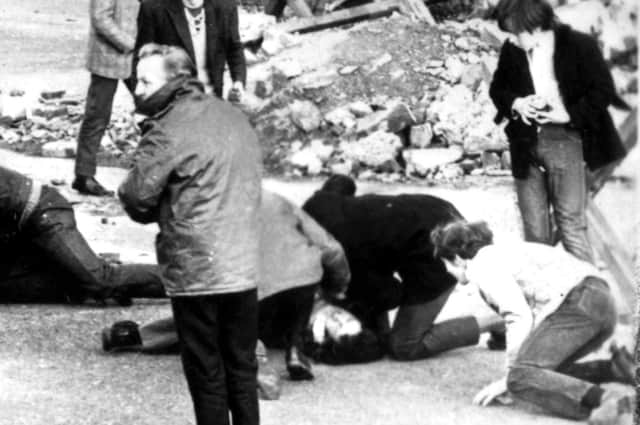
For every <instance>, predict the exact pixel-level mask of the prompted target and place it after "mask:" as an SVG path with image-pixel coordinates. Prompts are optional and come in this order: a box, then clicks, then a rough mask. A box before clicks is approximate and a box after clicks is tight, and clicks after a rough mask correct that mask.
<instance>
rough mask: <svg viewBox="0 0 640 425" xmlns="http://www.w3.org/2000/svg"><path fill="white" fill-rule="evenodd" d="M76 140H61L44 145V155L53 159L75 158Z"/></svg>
mask: <svg viewBox="0 0 640 425" xmlns="http://www.w3.org/2000/svg"><path fill="white" fill-rule="evenodd" d="M77 145H78V144H77V142H76V141H75V140H59V141H56V142H47V143H45V144H44V145H42V155H43V156H48V157H53V158H73V157H75V156H76V148H77Z"/></svg>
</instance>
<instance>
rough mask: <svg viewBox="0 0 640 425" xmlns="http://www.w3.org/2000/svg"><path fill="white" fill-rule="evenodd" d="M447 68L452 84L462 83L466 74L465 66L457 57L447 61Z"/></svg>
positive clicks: (451, 57)
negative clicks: (462, 78) (461, 79)
mask: <svg viewBox="0 0 640 425" xmlns="http://www.w3.org/2000/svg"><path fill="white" fill-rule="evenodd" d="M445 68H446V69H447V79H448V80H449V82H451V83H452V84H455V83H457V82H458V81H460V77H462V73H463V72H464V64H463V63H462V61H460V59H458V58H457V57H455V56H450V57H448V58H447V59H446V60H445Z"/></svg>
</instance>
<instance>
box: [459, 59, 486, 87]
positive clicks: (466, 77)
mask: <svg viewBox="0 0 640 425" xmlns="http://www.w3.org/2000/svg"><path fill="white" fill-rule="evenodd" d="M482 81H486V82H490V81H491V75H487V73H486V72H485V67H484V65H483V64H481V63H476V64H471V65H467V66H465V67H464V71H463V72H462V76H461V78H460V84H463V85H465V86H467V87H468V88H469V89H471V90H472V91H474V92H475V91H476V90H477V89H478V87H479V86H480V83H481V82H482Z"/></svg>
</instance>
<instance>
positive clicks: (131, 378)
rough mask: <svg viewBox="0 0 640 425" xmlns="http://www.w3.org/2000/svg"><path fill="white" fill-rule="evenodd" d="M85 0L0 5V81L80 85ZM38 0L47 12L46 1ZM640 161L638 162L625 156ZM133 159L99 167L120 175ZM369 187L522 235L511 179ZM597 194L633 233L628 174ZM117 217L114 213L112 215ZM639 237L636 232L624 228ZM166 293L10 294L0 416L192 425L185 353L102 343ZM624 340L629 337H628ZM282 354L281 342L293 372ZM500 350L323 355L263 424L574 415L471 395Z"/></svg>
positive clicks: (93, 224) (302, 194) (32, 166)
mask: <svg viewBox="0 0 640 425" xmlns="http://www.w3.org/2000/svg"><path fill="white" fill-rule="evenodd" d="M87 3H88V1H87V0H23V1H20V2H8V1H4V2H1V4H0V40H2V41H0V75H2V78H0V86H1V87H11V86H14V87H25V86H28V87H31V85H41V86H46V85H47V84H54V85H55V86H56V87H60V86H61V87H63V88H66V89H67V90H69V91H70V92H76V93H82V92H84V90H85V89H86V82H87V76H86V72H85V71H84V70H83V69H82V62H83V55H84V47H85V43H86V41H85V38H84V37H85V34H86V31H87V28H88V22H87V18H86V10H87ZM36 10H38V11H39V12H38V13H35V11H36ZM0 165H5V166H11V167H13V168H16V169H18V170H20V171H22V172H25V173H28V174H30V175H32V176H34V177H36V178H39V179H41V180H43V181H50V180H51V179H52V178H63V179H65V180H66V181H67V182H70V181H71V177H72V169H73V163H72V161H69V160H53V159H42V158H31V157H24V156H20V155H17V154H14V153H11V152H6V151H0ZM626 167H627V168H628V169H634V168H635V165H628V164H627V165H626ZM123 173H124V171H123V170H119V169H106V168H102V169H100V170H99V178H100V180H101V181H103V182H104V183H105V184H106V185H107V186H109V187H112V188H113V187H116V186H117V184H118V182H119V181H120V180H121V179H122V177H123ZM319 183H320V182H319V181H303V182H300V181H298V182H285V181H281V180H268V181H266V182H265V186H267V187H268V188H270V189H272V190H275V191H277V192H280V193H282V194H284V195H285V196H287V197H289V198H291V199H292V200H294V201H295V202H297V203H300V202H301V201H303V200H304V199H305V198H306V197H307V196H308V195H310V194H311V193H312V192H313V190H315V188H317V186H318V185H319ZM61 190H62V191H63V192H64V193H65V194H68V195H69V197H70V198H71V199H72V200H74V201H77V202H78V204H77V205H76V211H77V216H78V222H79V227H80V229H81V230H82V232H83V233H85V234H86V235H87V238H88V240H89V242H90V243H91V245H92V246H93V247H94V248H95V249H96V251H98V252H115V253H119V254H120V256H121V258H122V259H123V260H126V261H147V262H151V261H154V255H153V245H152V241H153V235H154V233H155V227H154V226H147V227H142V226H139V225H136V224H133V223H131V222H130V221H129V220H128V219H127V218H126V217H124V216H123V214H122V211H121V209H120V208H119V207H118V205H117V204H116V203H115V201H100V200H99V201H96V200H89V199H86V198H81V197H77V196H75V195H74V194H73V193H72V192H71V191H70V190H69V188H68V185H67V186H62V187H61ZM361 190H363V191H383V192H389V193H398V192H414V191H420V192H428V193H432V194H435V195H438V196H442V197H444V198H445V199H448V200H450V201H452V202H454V203H455V204H456V205H457V206H458V207H459V209H460V210H461V211H462V212H463V214H465V215H466V216H467V217H468V218H470V219H480V218H484V219H486V220H488V221H489V223H490V224H491V225H492V227H493V228H494V229H495V230H496V233H497V236H498V237H507V236H508V235H510V234H518V232H519V231H520V229H519V222H518V216H517V211H516V207H515V197H514V194H513V191H512V189H511V182H510V179H508V178H505V179H487V180H472V181H468V182H466V183H464V184H462V185H459V186H447V187H433V188H426V187H416V186H400V185H395V186H385V185H381V184H362V185H361ZM598 203H599V204H600V205H601V206H602V207H603V208H604V210H605V213H606V214H607V215H608V216H609V217H611V218H612V220H613V223H614V225H615V226H616V230H617V231H618V232H619V234H621V235H625V236H626V235H631V234H633V231H634V227H633V223H634V218H633V215H632V214H631V211H632V208H631V205H632V193H631V191H630V190H629V188H628V187H627V186H625V185H623V184H621V183H618V184H615V185H612V186H610V187H608V188H607V189H605V191H604V192H603V193H602V194H601V195H600V198H599V199H598ZM104 217H106V218H107V220H106V221H107V222H106V223H103V218H104ZM625 241H627V242H628V243H629V244H631V243H632V241H631V238H630V237H628V238H625ZM479 303H480V302H479V300H478V297H477V296H476V295H475V294H474V293H473V292H472V290H471V289H469V290H460V291H457V292H456V293H455V294H454V296H453V298H452V302H451V303H450V304H449V305H448V306H447V308H446V309H445V312H443V316H442V317H445V316H453V315H456V314H461V313H463V312H466V311H469V310H470V309H473V308H475V307H476V306H479ZM168 311H169V310H168V306H167V305H166V303H162V302H161V303H151V304H148V303H147V304H140V303H138V304H136V305H135V306H133V307H131V308H126V309H124V308H108V309H96V308H87V307H73V308H71V307H62V306H21V305H16V306H7V305H0V324H1V326H0V342H1V343H0V425H16V424H27V425H54V424H55V425H62V424H65V425H66V424H78V425H80V424H154V425H155V424H160V425H163V424H189V423H192V413H191V406H190V400H189V397H188V394H187V388H186V385H185V382H184V378H183V376H182V372H181V366H180V363H179V360H178V358H177V357H176V356H153V357H152V356H141V355H132V354H124V355H118V356H107V355H104V354H102V353H101V351H100V345H99V332H100V329H101V328H102V327H103V326H107V325H109V324H111V323H112V322H113V321H115V320H122V319H133V320H137V321H146V320H150V319H154V318H159V317H162V316H164V315H165V314H167V313H168ZM624 342H627V341H624ZM281 357H282V356H281V353H272V354H271V359H272V361H274V364H275V365H276V367H277V368H278V369H279V370H280V371H283V372H284V367H283V362H282V358H281ZM502 364H503V362H502V356H501V355H500V354H499V353H494V352H490V351H488V350H486V349H485V347H484V345H483V344H480V345H478V346H477V347H471V348H467V349H461V350H456V351H453V352H451V353H448V354H445V355H443V356H440V357H438V358H436V359H431V360H425V361H418V362H413V363H397V362H392V361H389V360H384V361H381V362H376V363H373V364H369V365H361V366H345V367H328V366H323V365H316V366H315V373H316V377H317V378H316V380H315V381H314V382H313V383H291V382H286V381H285V386H284V389H283V395H282V398H281V399H280V400H279V401H271V402H263V403H261V415H262V418H263V423H264V424H305V425H306V424H309V425H312V424H318V425H320V424H338V425H341V424H358V425H360V424H362V425H365V424H401V425H405V424H406V425H414V424H436V425H439V424H442V425H449V424H478V425H489V424H496V423H502V424H510V425H511V424H514V425H520V424H523V425H526V424H534V423H536V424H537V423H545V424H563V423H567V424H568V423H573V422H566V421H562V420H558V419H554V418H550V417H548V416H544V415H542V416H541V414H540V412H536V411H535V410H533V409H532V408H530V407H527V406H522V405H516V406H511V407H493V408H490V409H480V408H477V407H474V406H471V404H470V400H471V398H472V397H473V395H474V394H475V393H476V392H477V391H478V390H479V389H480V388H482V386H483V385H485V384H486V383H488V382H490V381H491V380H492V379H494V378H496V377H498V376H499V374H500V372H501V366H502Z"/></svg>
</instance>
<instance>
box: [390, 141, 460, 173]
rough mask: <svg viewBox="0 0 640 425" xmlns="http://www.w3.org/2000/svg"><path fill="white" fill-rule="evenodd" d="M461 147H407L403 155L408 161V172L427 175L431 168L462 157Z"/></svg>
mask: <svg viewBox="0 0 640 425" xmlns="http://www.w3.org/2000/svg"><path fill="white" fill-rule="evenodd" d="M462 154H463V151H462V149H461V148H459V147H450V148H429V149H406V150H405V151H404V152H402V156H403V157H404V160H405V161H406V163H407V172H408V173H415V174H418V175H422V176H425V175H426V174H427V173H428V172H429V171H430V170H433V169H435V168H437V167H442V166H444V165H446V164H451V163H452V162H455V161H457V160H459V159H460V158H462Z"/></svg>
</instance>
